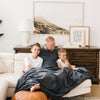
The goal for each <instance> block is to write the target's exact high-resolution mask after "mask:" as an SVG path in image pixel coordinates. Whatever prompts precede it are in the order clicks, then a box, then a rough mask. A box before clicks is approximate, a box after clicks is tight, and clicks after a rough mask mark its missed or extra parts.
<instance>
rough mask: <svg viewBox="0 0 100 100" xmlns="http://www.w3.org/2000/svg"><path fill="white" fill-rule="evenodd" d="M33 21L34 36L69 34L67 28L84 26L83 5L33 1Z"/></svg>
mask: <svg viewBox="0 0 100 100" xmlns="http://www.w3.org/2000/svg"><path fill="white" fill-rule="evenodd" d="M69 9H70V10H69ZM33 19H34V27H35V31H34V33H35V34H69V26H75V25H76V26H77V25H78V26H81V25H83V24H84V3H79V2H52V1H51V2H50V1H49V2H46V1H44V2H43V1H41V2H40V1H34V4H33Z"/></svg>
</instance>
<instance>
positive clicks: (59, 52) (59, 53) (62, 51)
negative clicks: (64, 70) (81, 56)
mask: <svg viewBox="0 0 100 100" xmlns="http://www.w3.org/2000/svg"><path fill="white" fill-rule="evenodd" d="M61 53H67V52H66V50H65V49H63V48H61V49H59V50H58V56H60V55H61Z"/></svg>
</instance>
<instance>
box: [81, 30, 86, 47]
mask: <svg viewBox="0 0 100 100" xmlns="http://www.w3.org/2000/svg"><path fill="white" fill-rule="evenodd" d="M85 46H86V31H85V30H83V31H82V37H81V47H85Z"/></svg>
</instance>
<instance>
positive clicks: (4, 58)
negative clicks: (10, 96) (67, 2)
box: [0, 53, 15, 73]
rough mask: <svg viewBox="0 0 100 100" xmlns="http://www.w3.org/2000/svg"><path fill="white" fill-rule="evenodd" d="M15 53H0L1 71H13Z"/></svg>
mask: <svg viewBox="0 0 100 100" xmlns="http://www.w3.org/2000/svg"><path fill="white" fill-rule="evenodd" d="M14 55H15V54H14V53H0V73H12V72H13V69H14Z"/></svg>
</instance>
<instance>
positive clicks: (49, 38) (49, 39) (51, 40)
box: [45, 36, 55, 42]
mask: <svg viewBox="0 0 100 100" xmlns="http://www.w3.org/2000/svg"><path fill="white" fill-rule="evenodd" d="M45 41H46V42H55V39H54V38H53V37H52V36H48V37H47V38H46V39H45Z"/></svg>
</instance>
